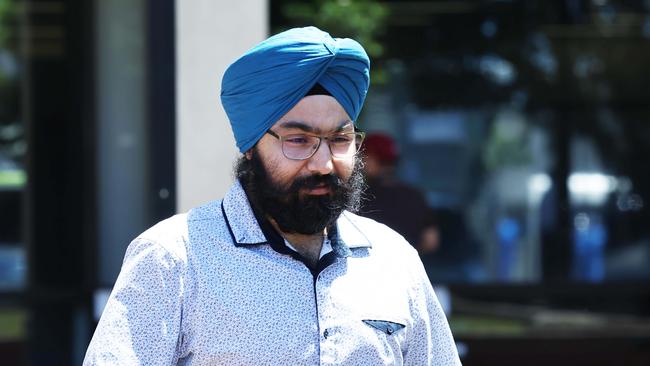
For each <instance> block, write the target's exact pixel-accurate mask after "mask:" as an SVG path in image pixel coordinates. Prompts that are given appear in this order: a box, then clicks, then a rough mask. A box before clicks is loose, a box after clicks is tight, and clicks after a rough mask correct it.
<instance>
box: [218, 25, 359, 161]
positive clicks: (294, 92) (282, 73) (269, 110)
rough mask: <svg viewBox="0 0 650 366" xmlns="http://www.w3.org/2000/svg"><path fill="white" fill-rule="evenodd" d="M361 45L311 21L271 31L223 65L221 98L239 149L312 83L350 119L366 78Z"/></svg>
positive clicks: (248, 145) (354, 116) (249, 144)
mask: <svg viewBox="0 0 650 366" xmlns="http://www.w3.org/2000/svg"><path fill="white" fill-rule="evenodd" d="M369 70H370V61H369V59H368V55H367V54H366V52H365V51H364V49H363V47H361V45H360V44H359V43H357V42H356V41H354V40H352V39H348V38H332V37H331V36H330V35H329V34H328V33H325V32H323V31H321V30H319V29H318V28H315V27H306V28H294V29H290V30H288V31H285V32H282V33H279V34H276V35H275V36H272V37H270V38H268V39H267V40H265V41H263V42H262V43H260V44H258V45H257V46H255V47H254V48H252V49H250V50H249V51H248V52H246V53H245V54H244V55H243V56H242V57H240V58H239V59H238V60H237V61H235V62H234V63H233V64H231V65H230V66H229V67H228V69H227V70H226V72H225V74H224V76H223V80H222V81H221V103H222V104H223V107H224V109H225V111H226V114H227V115H228V119H229V120H230V125H231V126H232V130H233V134H234V135H235V140H236V141H237V147H238V148H239V151H241V152H246V151H247V150H249V149H250V148H251V147H253V145H255V143H257V141H258V140H259V139H260V138H261V137H262V136H263V135H264V133H266V131H267V130H268V129H269V128H271V126H273V125H274V124H275V123H276V122H277V121H278V120H279V119H280V118H281V117H282V116H283V115H285V114H286V113H287V112H288V111H289V110H290V109H291V108H293V107H294V106H295V105H296V104H297V103H298V102H299V101H300V100H301V99H302V98H303V97H304V96H305V95H306V94H307V92H308V91H309V90H310V89H311V88H312V87H313V86H314V85H315V84H316V83H318V84H320V85H321V86H322V87H323V88H325V89H326V90H327V91H328V92H329V93H330V94H331V95H332V96H333V97H334V98H335V99H336V100H337V101H338V102H339V104H341V106H342V107H343V109H344V110H345V111H346V112H347V114H348V115H349V116H350V118H351V119H352V120H356V119H357V117H358V116H359V112H360V111H361V107H362V106H363V102H364V100H365V98H366V93H367V91H368V85H369V83H370V75H369Z"/></svg>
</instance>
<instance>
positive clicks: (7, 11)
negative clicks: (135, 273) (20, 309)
mask: <svg viewBox="0 0 650 366" xmlns="http://www.w3.org/2000/svg"><path fill="white" fill-rule="evenodd" d="M18 19H19V18H18V16H17V13H16V3H15V2H14V1H1V2H0V292H2V291H11V290H16V289H20V288H22V287H23V286H24V285H25V273H26V272H25V251H24V246H23V235H22V218H23V189H24V186H25V182H26V175H25V167H24V159H25V152H26V142H25V128H24V121H23V118H22V108H21V78H22V75H21V68H20V66H21V65H20V58H19V53H18V49H19V47H18V39H19V37H18V31H19V27H18Z"/></svg>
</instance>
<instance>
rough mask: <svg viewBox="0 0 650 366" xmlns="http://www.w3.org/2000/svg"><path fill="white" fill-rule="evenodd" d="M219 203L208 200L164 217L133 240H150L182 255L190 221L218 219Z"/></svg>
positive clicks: (219, 212)
mask: <svg viewBox="0 0 650 366" xmlns="http://www.w3.org/2000/svg"><path fill="white" fill-rule="evenodd" d="M220 203H221V201H212V202H208V203H206V204H204V205H201V206H197V207H195V208H192V209H190V210H189V211H187V212H183V213H179V214H176V215H174V216H171V217H169V218H167V219H164V220H162V221H160V222H158V223H157V224H155V225H154V226H152V227H150V228H149V229H147V230H145V231H144V232H143V233H142V234H140V235H138V237H137V238H136V239H135V240H134V241H139V242H150V243H152V244H156V245H159V246H161V247H163V248H164V249H166V250H167V251H170V252H172V253H174V254H176V255H177V256H180V257H183V256H184V255H183V252H184V251H185V244H186V243H187V242H188V241H189V231H190V226H191V224H192V222H197V221H203V220H207V219H212V220H215V219H218V217H219V216H220V215H221V211H220V210H219V207H220Z"/></svg>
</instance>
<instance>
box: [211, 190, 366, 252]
mask: <svg viewBox="0 0 650 366" xmlns="http://www.w3.org/2000/svg"><path fill="white" fill-rule="evenodd" d="M221 208H222V210H223V214H224V218H225V220H226V224H227V225H228V229H229V230H230V233H231V235H232V239H233V241H234V242H235V245H237V246H240V245H252V244H267V243H269V240H267V238H266V236H265V235H264V231H263V230H262V228H261V227H260V223H259V222H258V220H257V219H256V217H255V213H254V212H253V209H252V208H251V205H250V203H249V202H248V197H247V196H246V192H245V191H244V188H243V187H242V185H241V183H240V182H239V180H236V181H235V183H234V184H233V185H232V187H231V188H230V190H229V191H228V192H227V193H226V195H225V196H224V198H223V201H222V203H221ZM356 221H357V220H356V217H355V215H353V214H351V213H349V212H347V211H344V212H343V213H342V214H341V215H340V216H339V218H338V219H337V220H336V225H333V227H332V228H331V229H330V233H329V234H330V235H329V237H330V240H331V242H332V243H331V244H332V249H333V250H334V252H335V253H337V255H339V256H348V255H350V253H349V249H351V248H369V247H372V245H371V243H370V241H369V240H368V238H367V237H366V236H365V235H364V234H363V232H362V231H361V230H360V229H359V227H358V224H357V222H356ZM267 231H268V230H267Z"/></svg>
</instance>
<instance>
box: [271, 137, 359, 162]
mask: <svg viewBox="0 0 650 366" xmlns="http://www.w3.org/2000/svg"><path fill="white" fill-rule="evenodd" d="M266 133H268V134H269V135H271V136H273V137H275V138H276V139H278V140H280V142H281V143H282V153H283V154H284V156H285V157H286V158H287V159H290V160H306V159H309V158H311V157H312V156H314V154H315V153H316V151H318V148H319V147H320V144H321V142H322V141H323V140H327V146H329V149H330V153H331V154H332V156H333V157H335V158H349V157H351V156H354V155H356V154H357V153H358V152H359V149H361V143H362V142H363V139H364V137H366V133H365V132H363V131H355V132H340V133H333V134H331V135H328V136H317V135H310V134H306V133H298V134H290V135H285V136H280V135H278V134H277V133H275V132H273V131H271V130H268V131H266Z"/></svg>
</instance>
